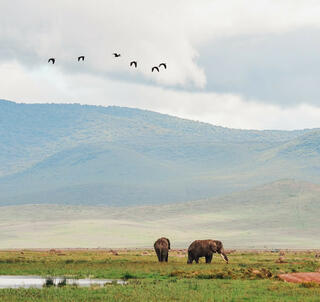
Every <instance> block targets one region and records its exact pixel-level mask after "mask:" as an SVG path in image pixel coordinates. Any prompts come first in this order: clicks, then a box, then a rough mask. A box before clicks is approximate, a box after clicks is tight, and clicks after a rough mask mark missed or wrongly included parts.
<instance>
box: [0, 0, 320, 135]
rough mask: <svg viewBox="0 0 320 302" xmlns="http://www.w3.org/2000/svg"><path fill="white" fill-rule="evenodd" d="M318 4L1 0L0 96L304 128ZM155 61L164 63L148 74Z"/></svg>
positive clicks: (310, 118)
mask: <svg viewBox="0 0 320 302" xmlns="http://www.w3.org/2000/svg"><path fill="white" fill-rule="evenodd" d="M319 14H320V2H319V1H315V0H306V1H303V2H302V1H299V0H282V1H275V0H260V1H256V2H252V1H249V0H229V1H222V0H199V1H195V0H190V1H182V0H176V1H169V0H163V1H161V2H159V1H155V0H137V1H123V0H105V1H103V0H91V1H89V0H78V1H74V0H56V1H40V0H29V1H24V0H11V1H1V2H0V43H1V45H2V47H1V48H0V67H1V69H0V70H1V71H2V72H1V74H0V82H1V83H2V84H1V86H2V87H1V96H0V97H6V98H9V99H14V100H24V101H27V102H33V101H37V102H39V101H41V102H58V101H59V102H66V101H70V100H72V102H80V103H86V102H87V103H90V104H103V105H109V104H115V105H126V106H130V107H142V108H148V109H151V110H158V111H161V112H164V113H170V114H174V115H178V116H182V117H188V118H194V119H198V120H202V121H208V122H211V123H214V124H220V125H224V126H230V127H240V128H259V129H261V128H269V129H275V128H282V129H292V128H303V127H311V126H312V127H313V126H316V125H317V123H316V119H318V117H319V116H318V99H319V92H318V82H319V81H318V80H319V75H320V74H319V71H318V69H319V68H317V67H318V66H319V64H318V63H319V59H318V57H319V56H318V53H319V50H320V40H319V39H318V36H319V30H320V19H319V17H318V16H319ZM114 51H117V52H120V53H122V57H121V58H119V59H114V58H113V57H112V55H111V54H112V53H113V52H114ZM79 55H85V56H86V61H85V62H84V64H83V63H79V64H78V63H77V62H76V57H77V56H79ZM52 56H53V57H56V58H57V62H56V65H54V66H52V65H51V66H50V65H48V64H47V60H48V58H49V57H52ZM133 59H135V60H137V61H138V64H139V68H138V69H137V70H135V69H130V68H129V66H128V64H129V62H130V61H131V60H133ZM162 61H165V62H167V63H168V69H167V70H166V71H165V72H161V73H159V74H156V73H151V72H150V69H151V67H152V66H153V65H156V64H158V63H160V62H162ZM266 113H268V116H266ZM290 117H292V118H290Z"/></svg>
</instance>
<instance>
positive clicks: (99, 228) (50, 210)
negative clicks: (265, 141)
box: [0, 180, 320, 249]
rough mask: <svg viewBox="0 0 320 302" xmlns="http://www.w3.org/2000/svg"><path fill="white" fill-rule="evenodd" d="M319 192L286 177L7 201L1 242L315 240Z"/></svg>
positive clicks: (313, 244)
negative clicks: (101, 199) (77, 199)
mask: <svg viewBox="0 0 320 302" xmlns="http://www.w3.org/2000/svg"><path fill="white" fill-rule="evenodd" d="M319 193H320V186H319V185H315V184H310V183H306V182H298V181H294V180H282V181H277V182H274V183H271V184H267V185H264V186H259V187H256V188H253V189H251V190H247V191H244V192H240V193H233V194H231V195H227V196H224V197H217V198H210V199H206V200H201V201H194V202H186V203H174V204H166V205H159V206H133V207H106V206H72V205H21V206H7V207H1V208H0V221H1V233H0V241H1V248H25V247H28V248H32V247H33V248H36V247H55V248H64V247H74V248H75V247H90V248H93V247H110V248H115V247H123V248H124V247H141V248H143V247H150V246H152V244H153V242H154V241H155V238H159V237H161V236H166V237H168V238H170V239H171V241H172V245H173V248H186V247H187V246H188V245H189V244H190V243H191V242H192V241H193V240H194V239H195V238H199V239H200V238H201V239H208V238H213V239H218V240H221V241H223V243H224V245H225V246H226V247H227V248H238V247H241V248H265V247H267V248H301V249H307V248H317V247H319V246H320V238H319V236H318V226H319V216H320V205H319ZM262 209H263V210H262Z"/></svg>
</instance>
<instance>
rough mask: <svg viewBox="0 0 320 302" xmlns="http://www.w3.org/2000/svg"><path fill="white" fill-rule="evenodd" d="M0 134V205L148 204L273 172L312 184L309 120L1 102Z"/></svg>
mask: <svg viewBox="0 0 320 302" xmlns="http://www.w3.org/2000/svg"><path fill="white" fill-rule="evenodd" d="M0 137H1V140H0V190H1V192H2V195H1V196H0V205H4V204H23V203H45V202H49V203H70V204H77V203H79V204H88V203H89V204H106V205H121V206H125V205H130V204H131V205H136V204H149V203H150V204H157V203H170V202H176V201H187V200H194V199H201V198H207V197H211V196H222V195H224V194H228V193H232V192H236V191H239V190H242V189H247V188H250V187H253V186H256V185H260V184H263V183H267V182H271V181H274V180H277V179H279V178H288V177H294V178H296V179H299V180H306V181H314V182H320V173H319V171H320V170H319V168H320V154H319V153H320V150H319V148H318V147H317V146H318V142H320V140H319V138H320V130H319V129H318V128H317V129H304V130H293V131H284V130H263V131H260V130H237V129H229V128H224V127H220V126H214V125H211V124H207V123H202V122H196V121H190V120H186V119H180V118H177V117H171V116H169V115H164V114H160V113H156V112H152V111H148V110H140V109H133V108H127V107H124V108H123V107H117V106H109V107H103V106H90V105H79V104H18V103H14V102H10V101H1V100H0ZM17 188H19V190H17ZM80 188H81V189H80ZM79 191H81V192H82V195H83V197H82V196H81V195H80V194H79Z"/></svg>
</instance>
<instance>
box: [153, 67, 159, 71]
mask: <svg viewBox="0 0 320 302" xmlns="http://www.w3.org/2000/svg"><path fill="white" fill-rule="evenodd" d="M155 70H156V71H158V72H159V68H158V67H157V66H153V67H152V69H151V72H154V71H155Z"/></svg>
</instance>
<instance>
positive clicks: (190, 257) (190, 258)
mask: <svg viewBox="0 0 320 302" xmlns="http://www.w3.org/2000/svg"><path fill="white" fill-rule="evenodd" d="M193 260H194V258H193V255H192V253H191V252H188V261H187V263H188V264H192V262H193Z"/></svg>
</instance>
